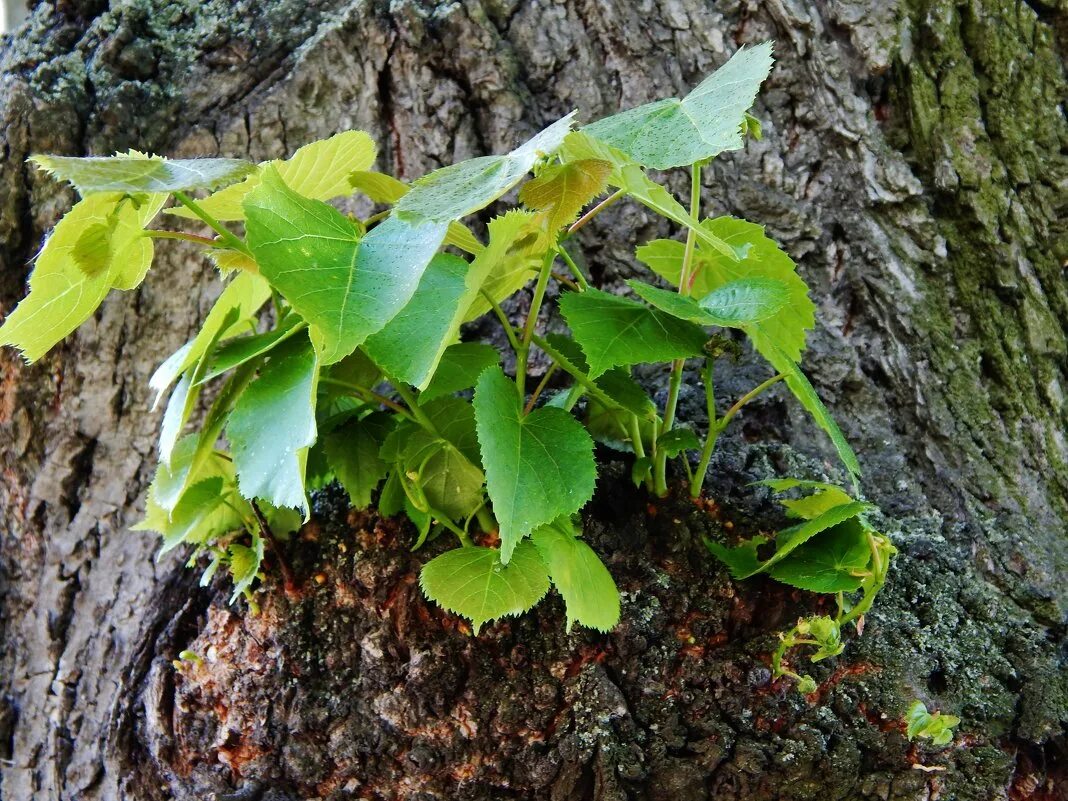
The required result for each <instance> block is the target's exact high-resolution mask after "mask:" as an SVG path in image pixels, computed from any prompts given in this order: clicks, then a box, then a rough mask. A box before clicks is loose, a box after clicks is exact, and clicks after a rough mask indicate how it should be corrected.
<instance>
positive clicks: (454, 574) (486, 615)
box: [419, 542, 549, 634]
mask: <svg viewBox="0 0 1068 801" xmlns="http://www.w3.org/2000/svg"><path fill="white" fill-rule="evenodd" d="M419 584H420V586H421V587H422V588H423V592H424V593H425V594H426V596H427V598H429V599H430V600H432V601H435V602H436V603H438V604H440V605H441V606H443V607H444V608H445V609H448V610H449V611H450V612H455V613H457V614H459V615H463V616H464V617H466V618H468V619H469V620H470V621H471V623H472V625H473V626H474V629H475V634H478V632H479V630H480V629H481V628H482V626H483V625H484V624H485V623H487V622H489V621H492V620H497V619H498V618H502V617H506V616H511V615H520V614H522V613H523V612H525V611H527V610H528V609H530V608H531V607H532V606H534V604H536V603H537V602H538V601H540V600H541V599H542V598H543V597H544V596H545V593H546V592H548V591H549V573H548V569H547V568H546V566H545V562H544V561H542V558H541V556H540V555H539V554H538V549H537V548H535V547H534V546H533V545H531V544H530V543H529V542H524V543H520V544H519V546H518V547H517V548H516V549H515V552H514V553H513V554H512V559H511V561H510V562H509V563H508V564H501V561H500V559H499V554H498V552H497V551H496V550H495V549H493V548H475V547H471V548H454V549H453V550H451V551H446V552H445V553H443V554H441V556H438V557H436V558H434V559H432V560H430V561H429V562H427V563H426V565H424V566H423V570H422V572H421V573H420V575H419Z"/></svg>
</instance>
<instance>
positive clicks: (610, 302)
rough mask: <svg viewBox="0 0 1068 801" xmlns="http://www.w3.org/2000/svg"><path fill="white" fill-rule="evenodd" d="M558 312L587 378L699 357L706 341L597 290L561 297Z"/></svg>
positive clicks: (696, 331)
mask: <svg viewBox="0 0 1068 801" xmlns="http://www.w3.org/2000/svg"><path fill="white" fill-rule="evenodd" d="M560 310H561V311H562V312H563V315H564V318H565V319H566V320H567V324H568V326H570V327H571V331H572V333H573V334H574V336H575V339H576V340H577V341H578V343H579V344H580V345H581V346H582V350H583V352H584V353H585V354H586V361H587V362H588V364H589V365H590V375H591V376H598V375H600V374H601V373H603V372H605V371H606V370H607V369H609V368H610V367H617V366H622V365H631V364H643V363H647V362H664V361H671V360H672V359H683V358H687V357H690V356H697V355H698V354H700V353H701V352H702V348H703V347H704V344H705V342H706V341H707V339H708V337H707V336H706V335H705V332H704V331H703V330H702V329H701V328H700V327H699V326H697V325H694V324H693V323H690V322H686V321H684V320H679V319H678V318H677V317H674V316H673V315H670V314H666V313H665V312H662V311H660V310H658V309H650V308H649V307H648V306H645V305H644V304H641V303H637V302H635V301H633V300H629V299H627V298H621V297H619V296H618V295H612V294H610V293H608V292H602V291H600V290H598V289H587V290H586V291H585V292H573V293H569V294H567V295H564V296H563V297H562V298H561V299H560Z"/></svg>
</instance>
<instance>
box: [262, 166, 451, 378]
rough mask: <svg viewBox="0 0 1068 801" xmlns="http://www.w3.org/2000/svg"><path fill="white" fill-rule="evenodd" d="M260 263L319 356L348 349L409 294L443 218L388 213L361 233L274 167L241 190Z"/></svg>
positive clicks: (332, 356)
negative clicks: (417, 219)
mask: <svg viewBox="0 0 1068 801" xmlns="http://www.w3.org/2000/svg"><path fill="white" fill-rule="evenodd" d="M245 214H246V217H247V222H246V228H247V232H248V234H247V238H248V243H249V247H251V248H252V252H253V253H254V254H255V256H256V261H257V262H258V263H259V265H260V270H261V272H262V273H263V275H264V277H266V278H267V280H269V281H270V282H271V284H272V285H274V286H275V287H276V288H277V289H278V290H279V291H280V292H281V293H282V294H283V295H285V297H286V299H287V300H288V301H289V302H290V304H292V306H293V308H294V309H295V310H296V311H297V312H298V313H299V314H300V315H301V317H303V318H304V319H305V320H307V321H308V324H309V325H311V326H312V327H313V340H312V341H313V342H315V343H316V349H317V350H318V352H319V354H320V358H321V360H322V362H323V364H332V363H333V362H336V361H338V360H340V359H342V358H344V357H345V356H347V355H348V354H350V353H352V351H353V350H355V349H356V348H357V347H358V346H359V345H361V344H362V343H363V342H364V340H366V339H367V337H368V336H370V335H371V334H373V333H375V332H377V331H380V330H381V329H382V328H383V327H384V326H385V325H386V323H388V322H389V321H390V320H391V319H392V318H393V317H394V316H395V315H396V314H397V312H399V311H400V310H401V309H402V308H404V306H405V304H407V303H408V301H409V300H410V299H411V297H412V295H413V294H414V293H415V290H416V287H417V286H418V284H419V280H420V278H421V277H422V274H423V271H424V270H425V269H426V267H427V265H428V264H429V263H430V261H431V259H432V258H433V257H434V254H435V253H436V252H437V249H438V246H439V245H440V244H441V242H442V239H443V238H444V236H445V226H444V225H436V224H431V225H422V226H418V227H416V226H411V225H409V224H408V223H406V222H402V221H400V220H398V219H396V218H395V216H391V217H389V218H387V219H386V220H384V221H383V222H382V223H380V224H379V225H377V226H376V227H375V228H374V229H373V230H372V231H371V232H370V233H368V234H367V235H366V236H364V237H363V239H362V240H361V239H360V235H359V233H358V231H357V229H356V227H355V226H354V225H353V224H352V223H351V222H350V221H349V220H348V219H346V218H345V217H344V216H343V215H342V214H341V213H340V212H339V211H337V210H336V209H335V208H333V207H332V206H328V205H327V204H326V203H323V202H321V201H318V200H309V199H307V198H303V197H301V196H300V195H298V194H296V193H295V192H293V191H292V190H291V189H289V188H288V187H287V186H286V185H285V183H284V182H283V181H282V179H281V177H280V176H279V175H278V173H277V171H276V170H275V169H274V168H273V167H268V168H267V169H265V170H264V172H263V175H262V183H261V185H260V186H259V187H258V188H256V189H255V190H253V191H252V192H250V193H249V194H248V195H247V196H246V198H245Z"/></svg>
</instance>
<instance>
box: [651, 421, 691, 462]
mask: <svg viewBox="0 0 1068 801" xmlns="http://www.w3.org/2000/svg"><path fill="white" fill-rule="evenodd" d="M656 447H657V450H662V451H663V452H664V453H666V454H667V455H668V457H669V458H672V459H673V458H674V457H676V456H678V455H680V454H682V453H685V452H686V451H699V450H701V440H699V439H698V438H697V435H696V434H695V433H694V432H693V431H691V430H690V429H688V428H682V427H679V428H673V429H671V430H670V431H665V432H664V433H663V434H661V435H660V437H659V438H658V439H657V440H656Z"/></svg>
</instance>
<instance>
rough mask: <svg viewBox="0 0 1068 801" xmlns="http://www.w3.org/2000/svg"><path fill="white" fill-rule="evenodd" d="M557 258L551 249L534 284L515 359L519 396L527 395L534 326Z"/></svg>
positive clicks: (543, 260)
mask: <svg viewBox="0 0 1068 801" xmlns="http://www.w3.org/2000/svg"><path fill="white" fill-rule="evenodd" d="M555 260H556V251H555V250H549V251H547V252H546V254H545V258H543V259H542V262H541V269H540V270H539V272H538V283H537V284H535V285H534V297H533V299H532V300H531V301H530V309H529V310H528V311H527V321H526V325H524V326H523V338H522V340H520V342H519V352H518V353H517V354H516V361H515V383H516V386H517V387H519V397H520V398H525V397H526V384H527V358H528V357H529V355H530V339H531V337H532V336H534V326H535V325H537V323H538V313H539V312H540V311H541V304H542V301H543V300H545V287H546V286H548V284H549V273H550V272H551V271H552V266H553V261H555Z"/></svg>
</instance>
